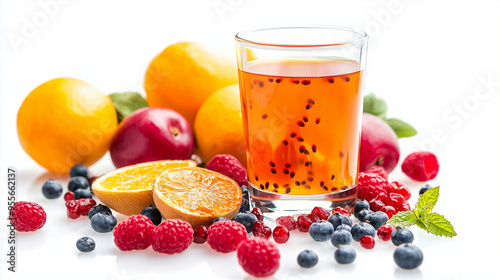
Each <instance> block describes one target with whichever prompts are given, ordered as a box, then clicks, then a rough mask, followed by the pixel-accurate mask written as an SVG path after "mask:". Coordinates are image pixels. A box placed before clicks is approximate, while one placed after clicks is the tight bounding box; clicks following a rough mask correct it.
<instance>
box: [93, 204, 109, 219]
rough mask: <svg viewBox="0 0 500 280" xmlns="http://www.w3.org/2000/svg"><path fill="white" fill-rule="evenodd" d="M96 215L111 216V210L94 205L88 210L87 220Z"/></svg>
mask: <svg viewBox="0 0 500 280" xmlns="http://www.w3.org/2000/svg"><path fill="white" fill-rule="evenodd" d="M97 213H107V214H109V215H111V209H109V207H108V206H106V205H103V204H97V205H94V206H92V208H90V210H89V219H92V217H94V215H95V214H97Z"/></svg>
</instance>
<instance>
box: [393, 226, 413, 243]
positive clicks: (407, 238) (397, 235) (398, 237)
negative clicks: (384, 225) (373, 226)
mask: <svg viewBox="0 0 500 280" xmlns="http://www.w3.org/2000/svg"><path fill="white" fill-rule="evenodd" d="M391 241H392V244H394V245H396V246H399V245H401V244H403V243H412V242H413V233H412V232H411V230H409V229H407V228H397V229H396V230H395V231H393V232H392V234H391Z"/></svg>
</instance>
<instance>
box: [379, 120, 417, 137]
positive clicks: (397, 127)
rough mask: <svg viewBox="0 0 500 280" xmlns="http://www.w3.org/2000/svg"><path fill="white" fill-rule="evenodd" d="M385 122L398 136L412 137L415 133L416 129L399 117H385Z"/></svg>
mask: <svg viewBox="0 0 500 280" xmlns="http://www.w3.org/2000/svg"><path fill="white" fill-rule="evenodd" d="M385 122H386V123H387V124H388V125H389V126H390V127H391V128H392V130H394V132H396V135H397V136H398V138H403V137H412V136H415V135H416V134H417V130H416V129H415V128H413V126H411V125H409V124H407V123H405V122H404V121H402V120H399V119H386V120H385Z"/></svg>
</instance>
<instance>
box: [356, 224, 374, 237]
mask: <svg viewBox="0 0 500 280" xmlns="http://www.w3.org/2000/svg"><path fill="white" fill-rule="evenodd" d="M351 234H352V239H354V241H356V242H359V240H360V239H361V237H363V236H365V235H371V236H373V237H375V228H374V227H373V226H372V225H370V224H369V223H357V224H354V225H353V226H352V229H351Z"/></svg>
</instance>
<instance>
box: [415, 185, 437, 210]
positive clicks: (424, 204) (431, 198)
mask: <svg viewBox="0 0 500 280" xmlns="http://www.w3.org/2000/svg"><path fill="white" fill-rule="evenodd" d="M438 197H439V186H438V187H435V188H430V189H428V190H427V191H426V192H425V193H423V194H422V195H420V197H419V198H418V201H417V204H415V208H413V211H416V212H418V214H417V213H415V214H416V215H417V216H418V217H420V216H422V215H425V214H427V213H429V212H431V211H432V209H433V208H434V205H436V202H437V200H438Z"/></svg>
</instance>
